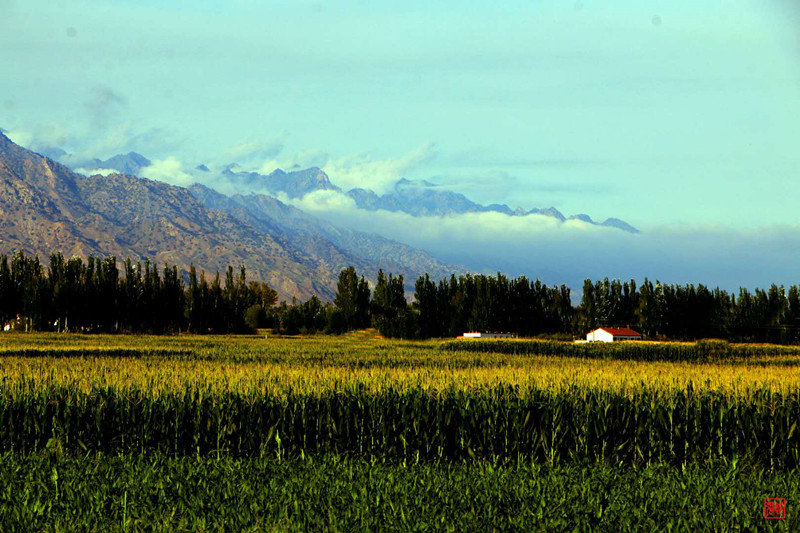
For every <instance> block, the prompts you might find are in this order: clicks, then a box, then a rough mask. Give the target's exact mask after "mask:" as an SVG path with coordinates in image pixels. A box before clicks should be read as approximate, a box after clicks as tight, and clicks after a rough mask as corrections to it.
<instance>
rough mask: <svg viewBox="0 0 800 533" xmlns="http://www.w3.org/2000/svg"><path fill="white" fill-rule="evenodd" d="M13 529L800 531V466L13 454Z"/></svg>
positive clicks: (6, 486)
mask: <svg viewBox="0 0 800 533" xmlns="http://www.w3.org/2000/svg"><path fill="white" fill-rule="evenodd" d="M0 480H2V488H0V529H2V530H3V531H6V532H17V531H20V532H21V531H34V530H47V531H73V530H84V531H90V530H103V531H140V530H157V531H188V530H192V531H207V530H213V531H222V530H225V531H367V530H378V531H543V530H545V531H559V532H561V531H575V530H577V531H589V530H602V531H669V530H675V531H710V530H715V531H739V530H746V531H749V530H754V529H759V530H764V531H796V530H797V529H798V527H800V520H798V515H797V514H796V513H794V512H793V509H792V508H791V507H790V508H789V511H788V513H787V514H788V516H787V520H764V518H763V514H762V513H763V498H764V497H773V496H778V497H785V498H787V500H788V501H790V502H792V501H798V498H800V474H798V473H797V471H795V472H793V473H790V474H779V473H774V472H769V471H764V470H762V469H759V468H752V467H742V466H741V465H735V464H725V463H715V464H710V465H704V466H702V467H699V466H691V467H688V468H685V469H676V468H670V467H664V466H653V467H648V468H644V469H639V470H636V469H628V468H619V467H614V466H611V465H607V464H595V465H578V464H572V465H568V466H562V467H547V466H539V465H531V464H518V465H513V466H505V467H498V466H495V465H492V464H491V463H488V462H468V463H463V462H457V463H449V462H445V463H438V464H402V463H401V464H397V463H386V462H380V463H370V462H366V461H362V460H357V459H346V458H342V457H338V456H321V457H318V458H317V459H314V460H311V459H310V458H306V459H304V460H294V461H277V460H274V459H267V460H260V459H250V460H231V459H226V458H222V459H202V458H199V459H198V458H181V459H173V458H170V457H166V456H163V455H151V456H141V455H129V456H121V457H119V456H103V455H87V456H84V457H78V458H68V457H63V456H59V455H56V454H41V455H33V456H18V455H3V456H0Z"/></svg>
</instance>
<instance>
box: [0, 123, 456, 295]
mask: <svg viewBox="0 0 800 533" xmlns="http://www.w3.org/2000/svg"><path fill="white" fill-rule="evenodd" d="M309 179H317V180H319V179H320V177H319V176H316V177H315V176H310V177H309ZM212 192H213V191H212ZM214 194H216V193H214ZM206 196H207V198H204V197H203V195H202V191H201V192H198V191H194V190H193V191H190V190H188V189H185V188H182V187H175V186H171V185H167V184H165V183H161V182H156V181H151V180H147V179H143V178H137V177H135V176H130V175H126V174H111V175H108V176H106V177H103V176H93V177H84V176H81V175H79V174H76V173H74V172H72V171H71V170H69V169H68V168H67V167H65V166H63V165H60V164H59V163H56V162H55V161H53V160H51V159H48V158H46V157H43V156H41V155H39V154H36V153H34V152H31V151H29V150H26V149H24V148H22V147H20V146H17V145H16V144H14V143H13V142H11V141H10V140H9V139H8V138H7V137H5V136H4V135H3V134H2V133H0V253H10V252H12V251H14V250H24V251H25V252H27V253H30V254H38V255H39V256H40V258H42V259H43V260H46V259H47V257H48V256H49V254H50V253H53V252H62V253H63V254H64V255H66V256H72V255H80V256H88V255H96V256H109V255H114V256H116V257H117V258H118V259H123V258H125V257H131V258H132V259H134V260H137V259H138V260H144V259H149V260H151V261H154V262H157V263H165V262H166V263H169V264H176V265H178V267H179V268H182V269H184V270H188V268H189V266H190V265H192V264H193V265H194V266H195V267H197V268H198V270H204V271H205V272H206V273H207V275H211V276H213V275H214V273H215V272H216V271H218V270H219V271H223V269H225V268H226V267H227V265H233V266H234V267H235V268H236V267H238V266H239V265H244V266H245V267H246V268H247V271H248V273H249V274H248V275H249V277H250V279H259V280H263V281H266V282H268V283H270V285H272V286H273V287H275V289H276V290H278V292H279V295H280V297H281V298H283V299H291V297H293V296H296V297H298V298H300V299H306V298H308V297H310V296H311V295H317V296H320V297H322V298H323V299H331V298H332V296H333V294H334V293H335V288H336V278H337V276H338V273H339V271H340V270H341V269H342V268H344V267H346V266H349V265H353V266H355V267H356V268H357V269H358V270H359V271H360V272H364V273H365V274H368V275H374V273H375V272H376V271H377V268H378V265H379V264H381V263H380V262H379V261H374V260H372V259H370V257H369V255H370V254H366V255H364V254H361V255H359V254H358V253H356V252H355V251H354V250H355V249H356V247H355V246H354V245H352V244H348V243H351V242H352V241H354V240H357V239H359V238H365V239H369V238H372V239H374V240H373V241H370V242H373V243H374V242H384V243H385V245H386V246H387V248H389V249H392V250H405V251H406V252H405V253H406V255H403V254H401V253H400V252H396V254H395V257H396V258H397V262H396V263H391V262H390V263H384V264H387V265H388V264H393V265H394V266H395V267H396V268H394V269H393V271H395V272H402V273H405V274H406V276H407V277H410V276H417V275H419V274H421V273H423V272H424V271H426V270H427V271H429V272H433V271H437V272H439V273H440V274H446V273H450V272H458V271H460V270H461V269H460V268H457V267H453V266H450V265H445V264H443V263H440V262H438V261H436V260H435V259H433V258H431V257H430V256H428V255H427V254H424V253H423V252H420V251H418V250H414V249H411V248H409V247H404V246H403V245H400V244H399V243H393V242H392V241H388V240H386V239H383V240H382V241H381V239H380V238H378V237H374V236H373V237H368V236H367V237H362V236H361V235H363V234H357V233H356V232H353V234H351V236H350V237H341V238H340V239H339V241H338V242H339V244H337V242H334V241H333V240H331V239H330V238H329V236H330V235H332V234H335V233H336V232H338V231H339V230H337V229H336V228H334V227H332V226H330V227H329V228H327V229H326V230H325V232H322V231H321V228H320V227H319V225H315V223H314V222H313V221H309V220H308V219H304V218H303V217H302V216H300V215H298V214H294V213H291V208H288V206H285V205H283V204H280V202H277V200H275V199H269V200H266V199H265V198H269V197H262V198H259V197H258V196H255V197H252V198H249V199H248V198H244V197H243V198H242V199H226V198H225V197H222V198H219V197H218V196H221V195H218V196H213V195H211V194H206ZM198 198H200V199H198ZM276 202H277V203H276ZM281 210H284V211H286V210H288V212H289V214H290V215H292V216H286V217H284V218H285V219H292V218H293V217H294V218H296V219H297V222H294V223H292V224H282V223H281V222H279V221H277V220H275V219H274V218H273V217H272V216H271V215H270V212H272V213H277V212H279V211H281ZM304 227H305V229H303V228H304ZM341 233H342V235H348V232H347V231H343V232H341ZM326 235H327V236H326ZM348 239H349V240H348ZM398 254H399V255H398ZM373 256H374V254H373ZM391 257H392V255H391V254H390V253H388V252H387V258H391ZM404 258H405V259H407V260H408V262H407V263H406V262H403V260H404ZM409 281H411V282H412V283H413V279H410V280H409Z"/></svg>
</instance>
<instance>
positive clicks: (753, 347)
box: [439, 339, 800, 362]
mask: <svg viewBox="0 0 800 533" xmlns="http://www.w3.org/2000/svg"><path fill="white" fill-rule="evenodd" d="M439 350H441V351H445V352H471V353H503V354H514V355H548V356H562V357H582V358H611V359H624V360H632V361H676V362H677V361H720V360H729V359H734V358H746V357H760V356H774V355H798V354H800V346H777V345H761V344H729V343H728V342H726V341H720V340H701V341H698V342H695V343H681V342H663V343H661V342H640V341H629V342H613V343H610V342H589V343H580V344H578V343H570V342H558V341H543V340H503V339H499V340H488V339H487V340H481V339H465V340H450V341H445V342H443V343H441V344H440V345H439Z"/></svg>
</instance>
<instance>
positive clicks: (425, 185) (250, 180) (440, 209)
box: [86, 152, 639, 233]
mask: <svg viewBox="0 0 800 533" xmlns="http://www.w3.org/2000/svg"><path fill="white" fill-rule="evenodd" d="M95 161H96V164H95V166H94V167H89V168H87V169H86V170H87V171H89V172H91V171H92V170H93V169H94V170H101V169H114V170H118V171H120V172H123V173H130V174H136V173H137V172H138V171H140V170H141V169H142V168H144V167H145V166H146V164H143V163H144V162H146V163H147V164H149V160H148V159H147V158H146V157H144V156H142V155H140V154H137V153H135V152H131V153H128V154H124V155H117V156H114V157H112V158H110V159H107V160H105V161H100V160H95ZM192 174H193V176H194V177H195V178H196V179H197V181H198V182H199V183H205V184H206V185H209V184H213V185H214V188H219V187H224V188H225V189H227V190H233V191H237V192H239V193H245V194H247V193H253V192H260V193H266V194H268V195H271V196H282V195H285V197H287V198H288V199H289V200H296V199H301V198H303V197H304V196H305V195H307V194H311V193H314V192H316V191H335V192H340V193H343V194H346V195H347V196H349V197H350V198H352V199H353V201H354V202H355V204H356V206H357V207H358V208H359V209H364V210H367V211H377V210H385V211H393V212H398V211H399V212H403V213H407V214H409V215H412V216H415V217H421V216H448V215H455V214H463V213H481V212H498V213H503V214H506V215H510V216H526V215H531V214H538V215H543V216H549V217H553V218H555V219H557V220H559V221H560V222H565V221H567V220H581V221H583V222H586V223H588V224H593V225H596V226H606V227H612V228H617V229H620V230H623V231H627V232H629V233H639V230H638V229H636V228H635V227H633V226H631V225H630V224H628V223H627V222H625V221H623V220H620V219H618V218H608V219H606V220H604V221H603V222H596V221H594V220H592V218H591V217H590V216H589V215H586V214H583V213H581V214H577V215H571V216H565V215H564V214H562V213H561V212H560V211H559V210H558V209H556V208H555V207H547V208H536V207H534V208H530V209H524V208H522V207H517V208H516V209H511V208H510V207H509V206H507V205H505V204H490V205H482V204H479V203H476V202H473V201H472V200H470V199H469V198H467V197H466V196H465V195H463V194H461V193H459V192H455V191H450V190H447V189H445V188H443V187H442V186H439V185H436V184H434V183H431V182H429V181H426V180H409V179H400V180H398V181H397V182H396V183H395V184H394V186H393V187H392V188H391V190H390V191H389V192H387V193H385V194H381V195H379V194H377V193H375V192H374V191H372V190H370V189H363V188H353V189H350V190H348V191H343V190H342V189H341V188H340V187H339V186H337V185H336V184H335V183H333V182H332V181H331V179H330V178H329V177H328V175H327V174H326V173H325V172H324V171H323V170H322V169H320V168H318V167H311V168H307V169H302V170H292V171H288V172H287V171H284V170H282V169H276V170H274V171H272V172H270V173H269V174H262V173H259V172H254V171H246V170H242V169H240V168H239V166H238V165H237V164H235V163H233V164H229V165H227V166H225V167H224V168H223V169H222V170H221V172H216V173H214V172H213V171H212V170H211V169H210V168H209V167H208V166H207V165H205V164H201V165H198V166H197V167H195V169H194V170H193V172H192Z"/></svg>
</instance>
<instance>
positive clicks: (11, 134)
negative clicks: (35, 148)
mask: <svg viewBox="0 0 800 533" xmlns="http://www.w3.org/2000/svg"><path fill="white" fill-rule="evenodd" d="M5 136H6V137H8V138H9V139H11V142H13V143H15V144H18V145H20V146H23V147H25V148H28V147H30V146H31V144H32V142H33V139H34V135H33V133H31V132H30V131H25V130H10V131H6V132H5Z"/></svg>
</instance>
